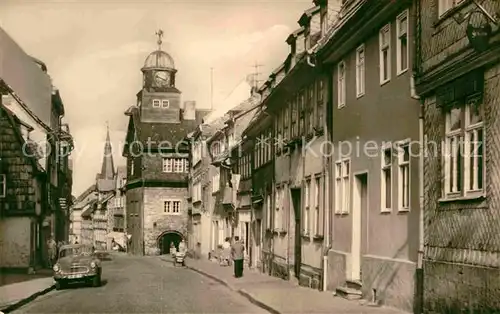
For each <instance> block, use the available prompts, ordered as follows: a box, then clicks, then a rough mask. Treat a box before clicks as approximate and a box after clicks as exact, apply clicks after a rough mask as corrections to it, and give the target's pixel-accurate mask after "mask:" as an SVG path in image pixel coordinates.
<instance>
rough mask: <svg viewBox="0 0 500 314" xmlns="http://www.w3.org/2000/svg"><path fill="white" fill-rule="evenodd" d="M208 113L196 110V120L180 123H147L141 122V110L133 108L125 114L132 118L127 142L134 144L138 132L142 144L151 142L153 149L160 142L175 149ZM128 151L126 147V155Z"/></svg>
mask: <svg viewBox="0 0 500 314" xmlns="http://www.w3.org/2000/svg"><path fill="white" fill-rule="evenodd" d="M207 113H208V112H207V110H196V113H195V119H194V120H182V121H181V122H180V123H146V122H141V121H140V116H139V108H138V107H131V108H129V109H128V110H127V111H126V112H125V114H126V115H129V116H130V121H129V129H128V131H127V141H126V142H128V143H130V142H132V141H133V132H137V138H138V140H139V141H140V142H142V143H147V142H148V141H150V142H151V144H152V145H151V147H152V148H156V147H157V144H158V143H159V142H163V143H170V145H171V147H172V148H173V147H175V145H177V143H181V142H182V141H184V139H185V138H186V136H187V134H188V133H189V132H191V131H193V130H195V129H196V127H197V126H198V125H199V124H200V123H201V122H202V120H203V118H204V117H205V115H206V114H207ZM186 144H187V143H186ZM164 146H165V147H166V146H167V145H166V144H165V145H164ZM127 149H128V148H127V145H125V147H124V151H123V153H124V154H126V150H127Z"/></svg>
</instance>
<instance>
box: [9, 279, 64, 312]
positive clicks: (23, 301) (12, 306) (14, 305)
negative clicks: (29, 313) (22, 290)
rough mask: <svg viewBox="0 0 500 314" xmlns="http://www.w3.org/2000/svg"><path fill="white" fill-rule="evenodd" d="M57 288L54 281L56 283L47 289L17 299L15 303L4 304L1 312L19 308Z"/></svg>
mask: <svg viewBox="0 0 500 314" xmlns="http://www.w3.org/2000/svg"><path fill="white" fill-rule="evenodd" d="M55 288H56V284H55V283H54V284H52V285H50V286H49V287H48V288H45V289H43V290H41V291H38V292H35V293H34V294H32V295H30V296H28V297H26V298H24V299H21V300H18V301H15V302H14V303H12V304H9V305H2V308H0V312H3V313H9V312H12V311H14V310H17V309H18V308H20V307H21V306H24V305H26V304H28V303H30V302H31V301H34V300H35V299H36V298H38V297H40V296H42V295H44V294H47V293H49V292H50V291H52V290H54V289H55Z"/></svg>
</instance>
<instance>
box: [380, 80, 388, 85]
mask: <svg viewBox="0 0 500 314" xmlns="http://www.w3.org/2000/svg"><path fill="white" fill-rule="evenodd" d="M390 81H391V79H387V80H385V81H381V82H380V86H384V85H385V84H387V83H389V82H390Z"/></svg>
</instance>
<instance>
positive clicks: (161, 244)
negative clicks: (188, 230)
mask: <svg viewBox="0 0 500 314" xmlns="http://www.w3.org/2000/svg"><path fill="white" fill-rule="evenodd" d="M183 239H184V236H183V235H182V233H180V232H178V231H175V230H167V231H165V232H163V233H162V234H160V235H159V236H158V238H157V239H156V242H157V245H158V249H159V250H160V254H169V253H170V244H172V243H173V244H174V246H175V248H176V249H177V250H178V249H179V243H180V242H181V241H182V240H183Z"/></svg>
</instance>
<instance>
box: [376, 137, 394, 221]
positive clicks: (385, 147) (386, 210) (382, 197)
mask: <svg viewBox="0 0 500 314" xmlns="http://www.w3.org/2000/svg"><path fill="white" fill-rule="evenodd" d="M388 149H390V150H391V163H390V169H391V207H390V208H386V207H385V203H386V202H385V201H386V199H385V189H384V188H386V186H385V177H384V176H383V174H384V168H385V167H384V165H385V151H386V150H388ZM393 154H394V146H393V145H392V143H384V145H382V151H381V156H380V157H381V158H380V187H381V189H380V212H381V213H390V212H392V209H393V208H394V159H393ZM398 170H399V169H398Z"/></svg>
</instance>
